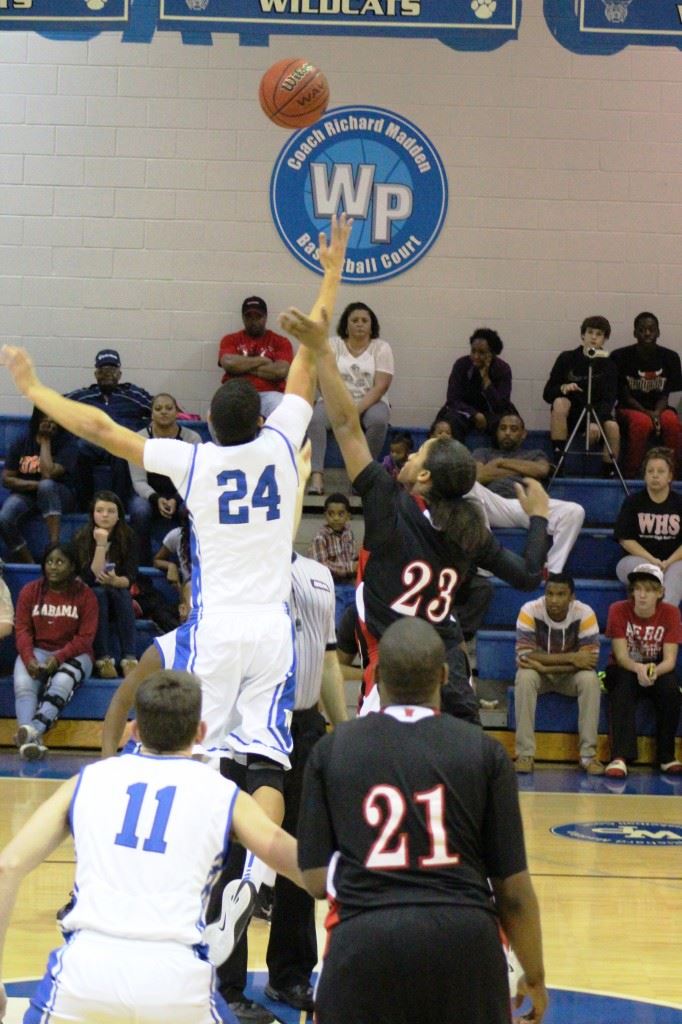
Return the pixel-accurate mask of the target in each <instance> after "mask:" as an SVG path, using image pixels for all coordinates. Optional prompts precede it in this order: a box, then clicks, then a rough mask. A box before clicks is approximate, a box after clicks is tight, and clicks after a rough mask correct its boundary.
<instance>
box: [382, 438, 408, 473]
mask: <svg viewBox="0 0 682 1024" xmlns="http://www.w3.org/2000/svg"><path fill="white" fill-rule="evenodd" d="M412 445H413V442H412V434H411V433H410V432H409V430H401V431H397V432H396V433H395V434H393V436H392V437H391V443H390V445H389V452H388V455H386V456H384V458H383V460H382V463H381V465H382V466H383V467H384V469H385V470H386V472H387V473H390V474H391V476H394V477H395V476H397V475H398V473H399V472H400V470H401V469H402V468H403V466H404V465H405V463H406V462H407V460H408V458H409V455H410V452H411V451H412Z"/></svg>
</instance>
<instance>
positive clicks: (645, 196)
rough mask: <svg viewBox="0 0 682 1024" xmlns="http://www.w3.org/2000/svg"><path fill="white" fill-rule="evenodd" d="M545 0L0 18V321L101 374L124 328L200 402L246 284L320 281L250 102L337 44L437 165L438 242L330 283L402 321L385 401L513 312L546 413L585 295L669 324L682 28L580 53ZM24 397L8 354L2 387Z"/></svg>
mask: <svg viewBox="0 0 682 1024" xmlns="http://www.w3.org/2000/svg"><path fill="white" fill-rule="evenodd" d="M541 8H542V4H541V0H526V2H525V4H524V11H523V22H522V28H521V33H520V38H519V40H518V42H516V43H510V44H507V45H506V46H505V47H503V48H502V49H500V50H498V51H495V52H493V53H490V54H475V53H457V52H454V51H452V50H449V49H448V48H446V47H444V46H442V45H441V44H440V43H438V42H435V41H428V40H417V41H415V40H399V39H390V40H389V39H386V40H383V41H382V40H369V39H364V40H363V39H356V38H352V39H351V38H349V39H343V38H331V37H330V38H324V37H311V38H310V39H308V40H306V39H301V37H295V38H293V37H292V38H288V37H274V38H273V39H272V41H271V44H270V47H269V48H268V49H263V48H260V47H252V48H249V47H240V46H239V45H238V42H237V40H236V38H235V37H233V36H230V35H216V36H214V40H213V46H212V47H203V46H184V45H183V44H182V42H181V40H180V38H179V37H178V36H175V35H173V34H170V33H158V34H157V35H156V37H155V38H154V40H153V42H152V43H151V44H149V45H145V44H130V43H125V44H124V43H122V41H121V38H120V35H119V34H117V33H111V34H110V33H104V34H102V35H100V36H99V37H96V38H94V39H92V40H90V41H88V42H57V41H54V40H49V39H45V38H43V37H41V36H37V35H33V34H30V33H27V34H22V33H15V32H6V33H2V34H0V124H1V125H2V131H0V211H1V213H2V216H1V217H0V255H1V256H2V262H1V263H0V337H2V339H3V340H10V341H13V342H16V341H22V342H23V343H25V344H26V345H27V346H28V347H29V348H30V349H31V351H32V352H33V353H34V354H35V356H36V358H37V360H38V362H39V364H40V365H41V367H42V368H43V373H44V376H45V378H46V379H47V380H48V381H49V382H50V383H52V384H53V385H54V386H57V387H60V388H63V389H67V388H69V387H73V386H75V385H78V384H81V383H84V382H87V381H89V380H91V379H92V377H91V374H92V360H93V355H94V352H95V351H96V350H97V348H99V347H100V346H102V345H105V344H114V345H116V346H117V347H119V348H120V351H121V353H122V355H123V358H124V364H125V370H126V376H127V377H128V378H129V379H133V380H135V381H137V382H139V383H140V384H143V385H145V386H147V387H149V388H150V389H151V390H156V389H170V390H172V391H174V392H175V393H176V394H177V396H178V398H179V399H180V400H181V401H182V402H184V403H185V404H187V406H188V407H191V408H193V409H196V410H197V411H199V412H202V413H204V412H205V410H206V406H207V403H208V400H209V398H210V395H211V393H212V391H213V389H214V387H215V386H216V384H217V383H218V380H219V371H218V368H217V366H216V354H217V342H218V339H219V338H220V336H221V335H222V334H223V333H225V332H226V331H228V330H233V329H236V328H237V327H238V326H239V308H240V303H241V300H242V298H243V297H244V296H245V295H246V294H248V293H251V292H258V293H260V294H262V295H263V296H264V297H265V298H266V299H267V301H268V303H269V305H270V307H271V310H272V315H273V320H274V316H275V314H276V312H277V310H278V309H279V308H281V307H283V306H284V305H288V304H290V303H295V304H297V305H302V306H306V305H307V304H309V303H310V302H311V301H312V299H313V297H314V294H315V291H316V288H317V282H318V279H317V278H316V277H314V276H313V275H312V274H310V273H309V272H308V271H307V270H306V269H305V268H304V267H302V266H301V265H300V264H298V263H297V262H296V261H295V260H294V259H293V258H292V257H291V256H290V255H289V253H288V252H287V251H286V250H285V248H284V247H283V245H282V243H281V241H280V240H279V237H278V235H277V232H276V231H275V229H274V226H273V225H272V222H271V217H270V209H269V199H268V186H269V181H270V174H271V171H272V166H273V162H274V160H275V158H276V156H277V154H278V152H279V150H280V148H281V146H282V144H283V143H284V141H285V139H286V133H285V132H284V131H282V130H281V129H278V128H276V127H274V126H272V125H270V124H269V123H268V122H267V121H266V120H265V118H264V117H263V115H262V114H261V112H260V109H259V107H258V103H257V87H258V80H259V77H260V74H261V73H262V71H263V70H264V69H265V68H266V67H267V66H269V65H270V64H271V63H273V62H274V61H275V60H278V59H279V58H281V57H284V56H287V55H289V54H291V53H294V52H296V53H301V54H305V55H307V56H309V57H310V58H311V59H313V60H315V61H316V62H318V63H319V64H320V65H321V66H322V67H323V68H324V69H325V71H326V72H327V75H328V78H329V80H330V83H331V89H332V101H333V104H334V105H341V104H346V103H353V102H357V103H370V104H376V105H378V106H385V107H388V108H389V109H395V110H396V111H398V112H400V113H403V114H404V115H405V116H407V117H409V118H410V119H412V120H414V121H415V122H416V123H417V124H418V125H419V126H420V127H421V128H422V130H423V131H424V132H425V133H426V134H427V135H428V136H429V137H430V138H431V139H432V140H433V142H434V144H435V145H436V147H437V148H438V150H439V152H440V154H441V156H442V157H443V159H444V161H445V164H446V169H447V173H448V178H449V187H450V207H449V211H448V217H447V221H446V224H445V226H444V228H443V231H442V234H441V236H440V239H439V241H438V242H437V244H436V245H435V246H434V248H433V249H432V250H431V253H430V255H429V256H427V257H426V259H424V260H423V261H422V262H421V263H419V264H418V265H417V266H416V267H415V268H414V269H413V270H411V271H408V272H407V273H405V274H403V275H401V276H399V277H397V278H395V279H393V280H391V281H388V282H386V283H384V284H382V285H378V286H369V287H367V286H365V287H354V288H349V287H347V286H344V288H343V289H342V293H341V295H340V301H339V304H340V306H342V305H343V304H345V303H346V302H348V301H351V300H353V299H357V298H361V299H363V300H364V301H366V302H369V303H370V305H372V306H373V307H374V308H375V310H376V312H377V314H378V315H379V318H380V320H381V322H382V333H383V335H384V337H386V338H387V339H388V340H389V341H391V342H392V344H393V346H394V350H395V356H396V366H397V374H396V380H395V382H394V385H393V388H392V392H391V398H392V403H393V407H394V414H393V418H394V422H397V423H413V424H420V423H421V424H425V423H427V422H428V421H429V419H430V417H431V415H432V414H433V412H434V411H435V410H436V409H437V407H438V406H439V405H440V404H441V402H442V399H443V395H444V389H445V378H446V377H447V374H448V372H449V369H450V366H451V364H452V362H453V360H454V359H455V358H456V357H457V356H458V355H460V354H461V353H463V352H464V351H466V349H467V339H468V337H469V335H470V334H471V332H472V330H473V329H474V328H475V327H476V326H480V325H484V324H485V325H489V326H492V327H495V328H496V329H497V330H499V331H500V333H501V335H502V337H503V338H504V340H505V355H506V356H507V358H508V360H509V362H510V363H511V364H512V368H513V371H514V377H515V386H514V397H515V399H516V401H517V404H518V405H519V407H520V408H521V409H522V410H523V411H524V412H525V413H526V415H527V418H528V420H529V422H530V423H531V424H532V425H534V426H546V424H547V420H548V416H547V409H546V407H545V406H544V405H543V403H542V399H541V392H542V383H543V377H544V375H545V374H546V373H547V372H548V370H549V367H550V365H551V363H552V361H553V359H554V357H555V355H556V353H557V352H558V351H560V350H561V349H562V348H566V347H568V346H571V345H573V344H576V343H577V340H578V325H579V323H580V321H581V319H582V318H583V317H584V316H586V315H589V314H592V313H603V314H604V315H606V316H608V317H609V319H610V320H611V322H612V324H613V328H614V344H626V343H628V342H629V340H630V338H631V333H632V331H631V324H632V318H633V316H634V315H635V314H636V313H637V312H638V311H639V310H640V309H643V308H649V309H653V310H654V312H657V313H658V314H659V316H660V318H661V323H662V341H663V343H665V344H668V345H671V346H673V347H678V348H679V347H680V329H681V327H682V312H681V311H680V304H679V300H678V295H679V293H680V290H681V289H682V248H680V245H679V234H680V231H682V200H681V197H682V172H680V171H679V168H680V166H681V163H682V162H681V159H680V158H681V157H682V89H680V84H681V83H682V62H681V61H680V57H679V52H678V51H677V50H674V49H670V50H666V49H658V48H656V49H653V48H651V49H647V48H632V47H629V48H627V49H626V50H624V51H623V52H621V53H619V54H616V55H614V56H612V57H581V56H578V55H575V54H571V53H569V52H568V51H566V50H564V49H562V48H561V47H560V46H559V45H558V44H557V43H556V42H555V41H554V40H553V39H552V37H551V36H550V34H549V32H548V30H547V28H546V25H545V23H544V19H543V17H542V11H541ZM404 69H408V70H404ZM25 408H26V407H25V405H24V404H23V402H22V401H21V399H19V398H18V397H17V396H15V395H14V393H13V392H12V390H11V389H10V386H9V383H8V381H7V378H6V376H5V375H4V374H0V410H2V411H8V412H14V411H20V410H24V409H25Z"/></svg>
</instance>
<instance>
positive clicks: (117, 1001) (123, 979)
mask: <svg viewBox="0 0 682 1024" xmlns="http://www.w3.org/2000/svg"><path fill="white" fill-rule="evenodd" d="M213 990H214V969H213V967H212V965H211V964H210V963H209V962H208V961H207V960H204V959H202V958H201V957H200V956H199V954H198V953H197V952H196V951H195V950H194V949H192V948H191V947H189V946H182V945H180V944H179V943H177V942H140V941H139V940H134V939H117V938H112V937H110V936H108V935H101V934H99V933H97V932H86V931H81V932H74V933H73V935H72V936H71V937H70V939H69V940H68V942H67V943H66V945H64V946H60V948H59V949H56V950H55V951H54V952H53V953H51V954H50V958H49V960H48V964H47V973H46V974H45V977H44V978H43V980H42V981H41V982H40V984H39V985H38V987H37V989H36V991H35V993H34V995H33V997H32V999H31V1005H30V1006H29V1008H28V1010H27V1011H26V1013H25V1015H24V1024H45V1022H48V1021H49V1024H219V1022H221V1021H222V1020H223V1017H222V1016H221V1014H220V1012H219V1010H218V1006H217V1004H216V1002H215V998H214V991H213Z"/></svg>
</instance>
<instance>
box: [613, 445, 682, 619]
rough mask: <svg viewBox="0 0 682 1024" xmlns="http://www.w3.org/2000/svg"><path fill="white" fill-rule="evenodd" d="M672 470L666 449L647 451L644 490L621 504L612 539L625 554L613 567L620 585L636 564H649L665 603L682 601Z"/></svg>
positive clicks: (679, 510) (681, 515) (678, 507)
mask: <svg viewBox="0 0 682 1024" xmlns="http://www.w3.org/2000/svg"><path fill="white" fill-rule="evenodd" d="M674 467H675V457H674V453H673V452H672V451H671V450H670V448H650V449H649V451H648V452H647V454H646V457H645V459H644V483H645V487H644V490H642V491H637V493H636V494H630V495H629V496H628V497H627V498H626V499H625V500H624V502H623V504H622V505H621V507H620V512H619V513H618V518H617V520H616V525H615V528H614V531H613V532H614V537H615V538H616V540H617V541H618V542H619V543H620V546H621V547H622V548H623V549H624V550H625V551H627V555H626V556H625V558H621V560H620V561H619V563H618V565H617V566H616V575H617V576H618V579H619V580H620V581H621V583H627V581H628V579H629V578H630V577H629V574H630V573H631V572H632V570H633V569H634V567H635V566H636V565H637V564H638V563H639V562H651V563H652V564H653V565H656V566H658V568H659V569H660V570H661V572H662V573H663V581H664V584H665V594H666V600H667V601H668V603H669V604H674V605H679V604H680V601H682V532H681V529H680V528H681V526H682V494H678V493H677V492H676V491H674V490H673V489H672V487H671V484H672V480H673V475H674Z"/></svg>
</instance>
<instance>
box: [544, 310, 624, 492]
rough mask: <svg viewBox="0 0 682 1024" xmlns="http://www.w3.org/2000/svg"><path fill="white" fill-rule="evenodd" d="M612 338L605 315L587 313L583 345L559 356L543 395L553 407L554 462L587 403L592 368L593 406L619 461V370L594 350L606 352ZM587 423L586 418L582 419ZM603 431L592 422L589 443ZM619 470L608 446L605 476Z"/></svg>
mask: <svg viewBox="0 0 682 1024" xmlns="http://www.w3.org/2000/svg"><path fill="white" fill-rule="evenodd" d="M610 337H611V324H610V323H609V321H608V320H607V319H606V317H604V316H588V317H586V319H585V320H583V322H582V324H581V325H580V340H581V344H580V345H578V347H577V348H572V349H569V350H568V351H567V352H561V353H560V355H558V356H557V358H556V361H555V363H554V366H553V367H552V371H551V373H550V375H549V380H548V381H547V383H546V384H545V389H544V391H543V392H542V397H543V399H544V401H545V402H547V404H548V405H551V406H552V414H551V419H550V433H551V437H552V447H553V448H554V461H555V462H559V460H560V459H561V456H562V454H563V451H564V448H565V447H566V441H567V440H568V435H569V432H572V431H573V429H574V428H575V425H576V423H577V422H578V419H579V418H580V414H581V413H582V411H583V409H584V408H585V405H586V403H587V381H588V373H589V369H590V367H591V368H592V406H593V407H594V411H595V413H596V414H597V416H598V417H599V421H600V423H601V425H602V427H603V428H604V433H605V434H606V438H607V440H608V442H609V444H610V446H611V450H612V452H613V455H614V457H615V458H616V460H617V459H618V455H619V452H620V429H619V427H618V423H617V421H616V419H615V416H614V414H613V407H614V405H615V404H616V398H617V397H618V369H617V367H616V364H615V363H614V362H613V361H612V360H611V359H609V358H608V357H606V358H604V357H603V356H602V358H599V357H598V355H597V356H595V353H599V352H603V351H604V342H606V341H608V339H609V338H610ZM583 424H584V421H583ZM600 437H601V434H600V432H599V427H598V426H597V424H596V423H595V422H594V421H591V422H590V438H589V442H590V445H594V444H597V443H598V442H599V439H600ZM615 475H616V471H615V469H614V466H613V462H612V461H611V456H610V455H609V452H608V449H607V447H606V445H604V448H603V451H602V476H603V477H606V478H608V477H613V476H615Z"/></svg>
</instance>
